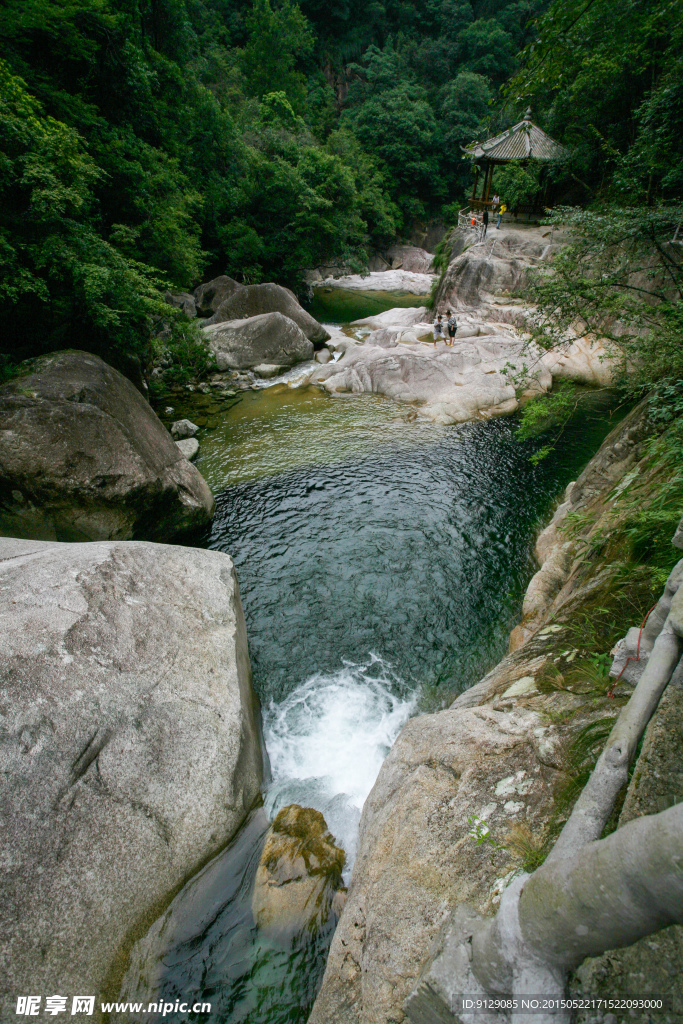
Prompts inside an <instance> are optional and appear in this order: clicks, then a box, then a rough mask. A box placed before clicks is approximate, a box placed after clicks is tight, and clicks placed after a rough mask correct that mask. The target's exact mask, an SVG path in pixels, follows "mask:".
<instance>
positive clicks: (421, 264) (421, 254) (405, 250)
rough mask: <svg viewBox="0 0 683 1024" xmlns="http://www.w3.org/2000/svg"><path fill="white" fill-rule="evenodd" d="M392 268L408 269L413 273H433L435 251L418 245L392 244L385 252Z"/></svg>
mask: <svg viewBox="0 0 683 1024" xmlns="http://www.w3.org/2000/svg"><path fill="white" fill-rule="evenodd" d="M385 256H386V259H387V260H388V262H389V265H390V267H391V269H392V270H407V271H409V272H410V273H413V274H431V273H432V272H433V266H432V263H433V261H434V253H431V252H427V251H426V250H425V249H420V248H419V246H417V245H392V246H391V248H390V249H387V251H386V253H385Z"/></svg>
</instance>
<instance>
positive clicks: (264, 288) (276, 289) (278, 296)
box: [206, 284, 330, 361]
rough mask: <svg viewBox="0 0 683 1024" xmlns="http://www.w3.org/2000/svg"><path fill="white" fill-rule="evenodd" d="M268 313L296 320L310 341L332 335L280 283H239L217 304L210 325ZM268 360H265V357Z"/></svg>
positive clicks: (324, 338) (319, 340) (208, 323)
mask: <svg viewBox="0 0 683 1024" xmlns="http://www.w3.org/2000/svg"><path fill="white" fill-rule="evenodd" d="M265 313H279V314H281V315H283V316H285V317H287V318H288V319H289V320H293V321H294V323H295V324H296V325H297V327H299V329H300V330H301V331H303V333H304V334H305V335H306V337H307V338H308V340H309V341H312V342H314V343H316V344H317V343H319V342H324V341H327V340H328V338H329V337H330V335H329V333H328V332H327V331H326V330H325V328H324V327H323V326H322V324H319V323H318V321H317V320H314V319H313V317H312V316H311V314H310V313H307V312H306V310H305V309H304V308H303V306H301V305H300V304H299V302H298V301H297V298H296V296H295V294H294V292H291V291H290V290H289V288H283V287H282V286H281V285H279V284H250V285H246V286H241V287H239V288H238V289H237V290H236V291H235V292H234V293H233V294H232V295H231V296H230V297H229V298H228V299H226V300H225V301H224V302H222V303H221V304H220V306H218V308H217V310H216V312H215V313H214V315H213V316H212V317H209V319H208V320H207V321H206V323H207V325H210V324H221V323H226V322H227V321H229V320H247V319H249V318H251V317H256V316H261V315H262V314H265ZM264 361H265V360H264Z"/></svg>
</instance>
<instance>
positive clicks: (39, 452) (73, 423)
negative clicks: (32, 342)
mask: <svg viewBox="0 0 683 1024" xmlns="http://www.w3.org/2000/svg"><path fill="white" fill-rule="evenodd" d="M213 508H214V499H213V496H212V494H211V491H210V490H209V487H208V485H207V483H206V481H205V480H204V479H203V477H202V476H201V475H200V474H199V472H198V471H197V470H196V469H195V468H194V466H191V465H190V464H189V463H188V461H187V460H186V459H185V458H183V456H182V454H181V452H180V451H179V450H178V448H177V447H176V445H175V444H174V443H173V439H172V437H171V435H170V434H169V432H168V431H167V430H166V428H165V427H164V426H163V424H162V423H161V420H159V418H158V417H157V415H156V413H155V412H154V411H153V410H152V408H151V407H150V405H149V403H148V402H147V401H145V399H144V398H143V396H142V395H141V394H140V392H139V391H137V389H136V388H134V387H133V385H132V384H131V383H130V381H129V380H128V379H127V378H126V377H124V376H123V375H122V374H120V373H119V372H118V370H114V369H113V368H112V367H111V366H108V365H107V363H105V362H103V361H102V360H101V359H100V358H99V357H98V356H95V355H91V354H90V353H87V352H76V351H65V352H55V353H53V354H51V355H49V356H41V357H40V358H38V359H33V360H29V361H27V362H26V363H22V365H21V372H20V374H19V376H17V377H15V378H13V379H12V380H10V381H8V382H7V383H6V384H4V385H3V386H2V387H1V388H0V536H13V537H30V538H35V539H38V540H64V541H78V540H108V539H116V540H127V539H130V538H144V539H151V540H162V539H164V540H165V539H167V538H169V537H172V536H174V535H175V534H177V533H179V532H181V531H183V530H189V529H194V528H197V527H201V526H203V525H204V524H205V523H207V522H208V521H209V519H210V517H211V515H212V514H213Z"/></svg>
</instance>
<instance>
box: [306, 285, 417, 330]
mask: <svg viewBox="0 0 683 1024" xmlns="http://www.w3.org/2000/svg"><path fill="white" fill-rule="evenodd" d="M428 298H429V296H427V295H413V294H411V293H410V292H360V291H345V290H344V289H343V288H332V287H330V286H325V287H324V288H316V289H315V290H314V292H313V298H312V299H311V301H310V303H309V305H308V311H309V313H310V314H311V316H314V317H315V319H316V320H319V321H320V322H321V323H325V322H326V321H329V322H331V323H345V324H348V323H351V321H352V320H361V319H362V318H363V317H366V316H375V315H376V314H377V313H383V312H384V311H385V310H386V309H396V308H397V307H399V306H401V307H403V308H405V307H408V306H425V305H426V304H427V299H428Z"/></svg>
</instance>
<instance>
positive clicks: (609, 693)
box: [607, 601, 659, 697]
mask: <svg viewBox="0 0 683 1024" xmlns="http://www.w3.org/2000/svg"><path fill="white" fill-rule="evenodd" d="M658 604H659V601H655V603H654V604H653V605H652V608H650V611H649V612H648V613H647V615H646V616H645V618H644V619H643V621H642V622H641V624H640V633H639V634H638V643H637V645H636V653H635V657H634V656H633V655H632V654H630V655H629V656H628V658H627V659H626V661H625V662H624V667H623V668H622V670H621V672H620V673H619V675H618V676H617V678H616V679H615V680H614V682H613V683H612V685H611V686H610V688H609V690H608V691H607V696H608V697H613V696H614V688H615V686H616V685H617V683H618V682H619V680H620V679H621V677H622V676H623V674H624V672H625V671H626V666H627V665H628V663H629V661H640V638H641V636H642V635H643V630H644V629H645V623H646V622H647V620H648V619H649V618H650V615H651V613H652V612H653V611H654V610H655V608H656V607H657V605H658Z"/></svg>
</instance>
